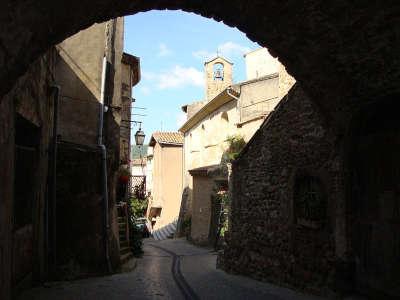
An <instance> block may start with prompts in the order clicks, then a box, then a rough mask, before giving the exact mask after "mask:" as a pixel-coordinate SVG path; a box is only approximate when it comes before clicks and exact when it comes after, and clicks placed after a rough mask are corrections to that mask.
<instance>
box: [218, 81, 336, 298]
mask: <svg viewBox="0 0 400 300" xmlns="http://www.w3.org/2000/svg"><path fill="white" fill-rule="evenodd" d="M337 154H338V149H337V147H336V145H335V138H334V136H333V135H332V134H331V133H330V131H329V128H328V127H327V125H326V122H325V120H324V119H323V117H322V115H321V114H320V113H319V111H318V109H317V108H316V107H315V106H314V105H313V104H312V102H311V101H310V99H309V98H308V96H307V95H306V94H305V92H304V91H303V90H302V89H301V88H300V87H299V86H295V87H294V88H292V90H291V91H290V92H289V94H288V95H287V96H286V97H285V98H284V99H283V100H282V101H281V102H280V104H279V105H278V107H277V108H276V111H275V112H274V113H273V114H271V115H270V116H269V117H268V118H267V120H266V121H265V122H264V123H263V125H262V126H261V128H260V130H259V131H258V132H257V133H256V134H255V135H254V137H253V139H252V140H250V142H249V143H248V145H247V146H246V148H245V149H244V151H243V152H242V153H241V156H240V157H239V158H238V159H237V161H236V162H235V163H234V165H233V191H232V195H233V199H232V208H231V217H230V228H229V236H228V238H227V242H228V245H227V247H226V249H225V252H224V254H223V256H222V257H221V260H220V263H221V264H222V267H223V268H224V269H225V270H227V271H230V272H238V273H242V274H247V275H250V276H252V277H255V278H259V279H266V280H269V281H272V282H275V283H278V284H283V285H286V284H289V285H291V286H296V287H299V288H302V289H306V290H309V291H318V292H321V291H322V290H324V289H325V288H326V287H327V286H332V284H333V283H334V281H335V262H336V255H335V232H336V231H335V229H336V228H335V227H336V223H337V222H338V220H339V219H340V217H338V214H340V213H341V212H340V210H337V209H336V203H339V202H340V200H339V199H340V198H343V197H342V194H341V188H342V186H341V184H340V180H341V176H342V175H341V174H342V173H341V166H340V160H338V159H337ZM303 178H316V179H317V181H318V182H319V184H320V185H319V186H320V188H319V190H318V189H317V191H316V193H318V194H319V196H316V197H319V198H318V199H320V200H321V202H319V203H320V205H321V207H319V209H320V210H319V213H320V217H321V219H320V220H318V222H316V221H315V219H311V220H309V221H305V220H303V219H302V218H300V217H301V216H299V212H301V211H302V210H301V209H302V203H299V202H298V201H299V199H296V197H297V196H296V195H297V188H296V186H297V184H299V182H300V183H301V180H302V179H303ZM296 201H297V202H296ZM311 208H312V209H314V210H316V209H318V208H315V207H311ZM338 233H339V232H336V234H338Z"/></svg>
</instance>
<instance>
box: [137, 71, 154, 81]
mask: <svg viewBox="0 0 400 300" xmlns="http://www.w3.org/2000/svg"><path fill="white" fill-rule="evenodd" d="M141 76H142V78H143V79H144V80H154V79H155V78H156V77H157V75H156V73H153V72H146V71H142V72H141Z"/></svg>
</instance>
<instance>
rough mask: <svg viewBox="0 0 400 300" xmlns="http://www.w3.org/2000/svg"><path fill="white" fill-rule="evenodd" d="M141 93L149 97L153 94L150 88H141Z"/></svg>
mask: <svg viewBox="0 0 400 300" xmlns="http://www.w3.org/2000/svg"><path fill="white" fill-rule="evenodd" d="M140 92H141V93H142V94H143V95H145V96H147V95H149V94H150V93H151V91H150V88H149V87H147V86H142V87H141V88H140Z"/></svg>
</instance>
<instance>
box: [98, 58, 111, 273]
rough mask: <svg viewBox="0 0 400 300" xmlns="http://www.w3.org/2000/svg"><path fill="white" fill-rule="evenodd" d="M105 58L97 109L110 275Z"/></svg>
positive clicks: (104, 222) (105, 232) (106, 247)
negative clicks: (105, 141) (105, 132)
mask: <svg viewBox="0 0 400 300" xmlns="http://www.w3.org/2000/svg"><path fill="white" fill-rule="evenodd" d="M107 66H108V63H107V58H106V57H105V56H104V57H103V68H102V72H101V90H100V107H99V134H98V135H99V137H98V141H97V142H98V146H99V147H100V150H101V172H102V182H101V184H102V194H103V195H102V196H103V197H102V198H103V241H104V255H105V259H106V264H107V270H108V272H110V273H111V262H110V250H109V245H108V231H109V229H110V226H109V215H108V182H107V149H106V146H105V145H104V143H103V125H104V102H105V88H106V77H107Z"/></svg>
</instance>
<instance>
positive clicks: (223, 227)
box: [216, 191, 231, 237]
mask: <svg viewBox="0 0 400 300" xmlns="http://www.w3.org/2000/svg"><path fill="white" fill-rule="evenodd" d="M216 200H217V201H218V202H219V203H221V209H222V211H221V212H220V218H219V228H220V229H219V230H220V232H219V236H221V237H223V236H224V235H225V232H226V231H228V212H229V207H230V204H231V200H230V198H229V194H228V192H227V191H219V192H218V193H217V195H216Z"/></svg>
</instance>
